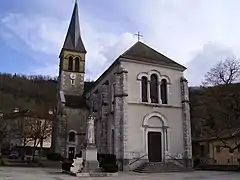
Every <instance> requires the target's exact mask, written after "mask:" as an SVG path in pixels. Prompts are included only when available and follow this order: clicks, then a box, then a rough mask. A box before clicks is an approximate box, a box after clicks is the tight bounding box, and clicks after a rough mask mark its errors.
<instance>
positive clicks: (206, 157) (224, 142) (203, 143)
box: [193, 129, 240, 165]
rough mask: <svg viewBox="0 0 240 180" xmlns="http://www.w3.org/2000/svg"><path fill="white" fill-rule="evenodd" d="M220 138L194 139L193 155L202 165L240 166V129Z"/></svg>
mask: <svg viewBox="0 0 240 180" xmlns="http://www.w3.org/2000/svg"><path fill="white" fill-rule="evenodd" d="M231 132H232V133H231V134H229V131H227V130H226V131H223V132H221V134H219V135H218V137H211V138H210V137H205V138H198V139H193V155H194V158H195V159H199V162H198V163H200V164H202V165H240V129H235V130H232V131H231Z"/></svg>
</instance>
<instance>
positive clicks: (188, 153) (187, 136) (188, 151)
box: [181, 77, 192, 168]
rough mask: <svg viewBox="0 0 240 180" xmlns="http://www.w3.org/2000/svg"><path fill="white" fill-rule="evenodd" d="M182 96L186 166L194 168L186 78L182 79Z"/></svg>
mask: <svg viewBox="0 0 240 180" xmlns="http://www.w3.org/2000/svg"><path fill="white" fill-rule="evenodd" d="M181 95H182V108H183V138H184V150H185V154H184V158H185V163H186V166H187V167H189V168H191V167H192V139H191V122H190V107H189V93H188V82H187V80H186V79H185V78H183V77H182V78H181Z"/></svg>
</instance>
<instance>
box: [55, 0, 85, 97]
mask: <svg viewBox="0 0 240 180" xmlns="http://www.w3.org/2000/svg"><path fill="white" fill-rule="evenodd" d="M86 53H87V51H86V49H85V47H84V44H83V41H82V38H81V32H80V25H79V16H78V4H77V1H76V2H75V6H74V10H73V14H72V17H71V21H70V25H69V28H68V31H67V35H66V38H65V41H64V44H63V47H62V50H61V52H60V55H59V58H60V65H59V90H60V91H62V92H63V93H64V94H69V95H79V96H81V95H82V94H83V91H84V75H85V56H86Z"/></svg>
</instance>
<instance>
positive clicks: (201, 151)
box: [200, 145, 204, 157]
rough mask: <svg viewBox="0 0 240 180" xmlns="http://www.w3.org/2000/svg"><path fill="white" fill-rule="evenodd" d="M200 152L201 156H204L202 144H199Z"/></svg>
mask: <svg viewBox="0 0 240 180" xmlns="http://www.w3.org/2000/svg"><path fill="white" fill-rule="evenodd" d="M200 154H201V157H203V156H204V145H201V146H200Z"/></svg>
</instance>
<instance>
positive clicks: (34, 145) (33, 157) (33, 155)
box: [32, 139, 37, 162]
mask: <svg viewBox="0 0 240 180" xmlns="http://www.w3.org/2000/svg"><path fill="white" fill-rule="evenodd" d="M36 144H37V140H36V139H35V140H34V144H33V154H32V161H33V162H34V160H35V149H36Z"/></svg>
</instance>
